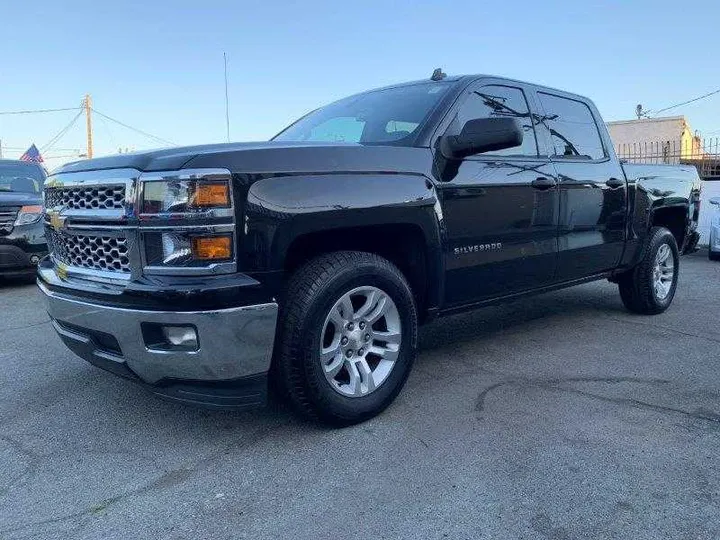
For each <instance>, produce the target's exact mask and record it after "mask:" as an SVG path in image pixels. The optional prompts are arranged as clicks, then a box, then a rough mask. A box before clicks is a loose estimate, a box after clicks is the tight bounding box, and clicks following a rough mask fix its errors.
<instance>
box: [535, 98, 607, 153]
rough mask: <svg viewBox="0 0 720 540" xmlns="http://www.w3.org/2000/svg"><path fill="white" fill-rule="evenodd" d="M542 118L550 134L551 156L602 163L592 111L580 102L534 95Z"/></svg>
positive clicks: (600, 146)
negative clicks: (552, 154)
mask: <svg viewBox="0 0 720 540" xmlns="http://www.w3.org/2000/svg"><path fill="white" fill-rule="evenodd" d="M538 96H539V97H540V103H541V104H542V106H543V109H544V110H545V115H544V116H542V117H541V118H540V120H541V121H542V123H543V124H545V127H547V128H548V130H549V131H550V136H551V138H552V144H553V150H554V154H555V156H558V157H561V158H581V159H602V158H604V157H605V150H604V149H603V144H602V139H601V138H600V132H599V131H598V127H597V124H596V123H595V118H593V114H592V111H590V107H588V106H587V105H586V104H585V103H583V102H582V101H577V100H574V99H569V98H563V97H560V96H555V95H552V94H545V93H543V92H538Z"/></svg>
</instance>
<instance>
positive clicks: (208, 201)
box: [190, 182, 230, 207]
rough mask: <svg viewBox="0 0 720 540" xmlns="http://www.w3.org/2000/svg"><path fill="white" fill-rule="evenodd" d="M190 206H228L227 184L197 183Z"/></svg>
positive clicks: (228, 192) (228, 191)
mask: <svg viewBox="0 0 720 540" xmlns="http://www.w3.org/2000/svg"><path fill="white" fill-rule="evenodd" d="M190 206H221V207H228V206H230V190H229V189H228V185H227V182H222V183H219V182H218V183H209V182H199V183H198V184H196V186H195V190H194V192H193V194H192V200H191V201H190Z"/></svg>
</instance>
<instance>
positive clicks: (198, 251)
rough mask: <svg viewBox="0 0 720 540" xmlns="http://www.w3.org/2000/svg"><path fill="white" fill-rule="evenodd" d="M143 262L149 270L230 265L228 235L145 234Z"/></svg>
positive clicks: (230, 240)
mask: <svg viewBox="0 0 720 540" xmlns="http://www.w3.org/2000/svg"><path fill="white" fill-rule="evenodd" d="M144 238H145V260H146V262H147V266H152V267H175V268H178V267H180V268H188V267H195V268H198V267H207V266H208V265H211V264H216V263H228V262H232V261H233V258H234V254H233V235H232V233H219V234H218V233H207V232H199V231H198V232H175V231H172V232H148V233H145V234H144Z"/></svg>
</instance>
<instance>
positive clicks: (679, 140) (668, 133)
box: [607, 116, 703, 163]
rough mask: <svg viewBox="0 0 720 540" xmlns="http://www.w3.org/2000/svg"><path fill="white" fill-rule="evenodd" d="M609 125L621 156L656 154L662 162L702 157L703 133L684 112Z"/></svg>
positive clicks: (677, 161) (609, 123)
mask: <svg viewBox="0 0 720 540" xmlns="http://www.w3.org/2000/svg"><path fill="white" fill-rule="evenodd" d="M607 127H608V131H610V137H611V138H612V140H613V144H614V145H615V150H616V152H617V153H618V155H620V156H627V157H630V156H633V155H636V156H639V155H652V156H653V157H655V158H657V159H658V161H659V162H661V163H662V162H665V163H679V162H680V160H693V159H701V158H702V151H703V146H702V141H701V140H700V136H699V135H698V134H697V133H694V132H693V131H692V128H691V127H690V124H689V123H688V121H687V120H686V119H685V117H684V116H666V117H663V118H639V119H637V120H620V121H618V122H608V123H607ZM663 158H664V159H663Z"/></svg>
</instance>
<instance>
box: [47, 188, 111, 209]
mask: <svg viewBox="0 0 720 540" xmlns="http://www.w3.org/2000/svg"><path fill="white" fill-rule="evenodd" d="M124 202H125V186H124V185H109V186H74V187H65V188H60V187H49V188H46V189H45V207H46V208H55V207H57V206H62V207H64V208H70V209H72V210H113V209H123V208H124Z"/></svg>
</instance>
